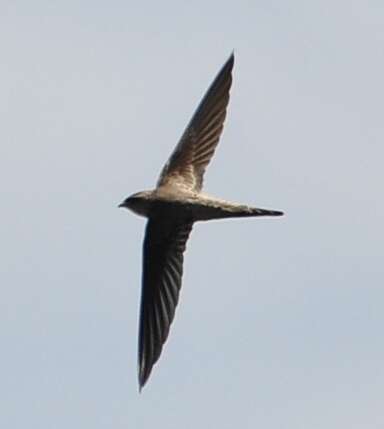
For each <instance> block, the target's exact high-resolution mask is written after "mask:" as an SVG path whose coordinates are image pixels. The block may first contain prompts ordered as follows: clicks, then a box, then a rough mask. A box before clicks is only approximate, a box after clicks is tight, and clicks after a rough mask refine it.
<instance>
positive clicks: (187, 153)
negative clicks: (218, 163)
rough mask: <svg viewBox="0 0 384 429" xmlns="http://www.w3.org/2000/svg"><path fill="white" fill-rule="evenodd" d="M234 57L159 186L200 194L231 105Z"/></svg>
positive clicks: (206, 98)
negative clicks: (230, 93)
mask: <svg viewBox="0 0 384 429" xmlns="http://www.w3.org/2000/svg"><path fill="white" fill-rule="evenodd" d="M233 62H234V56H233V54H232V55H231V56H230V57H229V58H228V60H227V62H226V63H225V64H224V66H223V67H222V69H221V70H220V72H219V73H218V75H217V76H216V78H215V80H214V81H213V83H212V85H211V86H210V87H209V89H208V91H207V92H206V94H205V95H204V98H203V99H202V100H201V102H200V104H199V106H198V108H197V110H196V112H195V113H194V115H193V117H192V119H191V121H190V123H189V124H188V126H187V128H186V129H185V131H184V133H183V135H182V137H181V139H180V141H179V143H178V145H177V146H176V148H175V150H174V151H173V153H172V155H171V156H170V158H169V160H168V162H167V163H166V164H165V166H164V168H163V170H162V172H161V175H160V178H159V180H158V183H157V186H158V187H160V186H167V185H170V186H181V187H183V188H187V189H188V190H192V191H200V190H201V188H202V186H203V176H204V172H205V169H206V167H207V165H208V163H209V161H210V160H211V158H212V156H213V154H214V152H215V149H216V146H217V143H218V141H219V138H220V135H221V132H222V130H223V124H224V119H225V115H226V110H227V105H228V101H229V90H230V87H231V83H232V68H233Z"/></svg>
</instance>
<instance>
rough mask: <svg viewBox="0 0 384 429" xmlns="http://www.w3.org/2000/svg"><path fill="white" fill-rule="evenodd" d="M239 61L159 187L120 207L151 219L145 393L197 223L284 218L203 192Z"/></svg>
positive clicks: (201, 110)
mask: <svg viewBox="0 0 384 429" xmlns="http://www.w3.org/2000/svg"><path fill="white" fill-rule="evenodd" d="M233 62H234V57H233V54H232V55H231V56H230V58H229V59H228V61H227V62H226V63H225V64H224V66H223V68H222V69H221V70H220V72H219V74H218V75H217V77H216V78H215V80H214V81H213V83H212V85H211V86H210V88H209V89H208V91H207V93H206V95H205V96H204V98H203V100H202V101H201V103H200V105H199V107H198V108H197V110H196V112H195V114H194V115H193V117H192V119H191V121H190V123H189V124H188V126H187V128H186V130H185V131H184V134H183V135H182V137H181V139H180V142H179V143H178V145H177V146H176V148H175V150H174V152H173V153H172V155H171V157H170V158H169V160H168V162H167V163H166V164H165V166H164V168H163V170H162V172H161V174H160V177H159V180H158V183H157V187H156V188H155V189H154V190H151V191H142V192H138V193H136V194H133V195H131V196H130V197H128V198H127V199H126V200H124V202H123V203H122V204H120V207H125V208H128V209H130V210H132V211H133V212H134V213H136V214H138V215H140V216H145V217H147V218H148V222H147V227H146V233H145V239H144V246H143V279H142V298H141V310H140V326H139V385H140V388H142V386H143V385H144V384H145V383H146V381H147V380H148V378H149V375H150V373H151V371H152V367H153V365H154V364H155V362H156V361H157V360H158V358H159V356H160V353H161V350H162V347H163V344H164V342H165V341H166V339H167V337H168V333H169V328H170V325H171V323H172V321H173V318H174V314H175V309H176V306H177V303H178V298H179V292H180V288H181V279H182V273H183V253H184V251H185V247H186V242H187V240H188V237H189V234H190V232H191V230H192V226H193V224H194V223H195V222H197V221H207V220H211V219H223V218H234V217H253V216H281V215H282V214H283V213H282V212H280V211H276V210H267V209H260V208H255V207H249V206H246V205H242V204H236V203H232V202H229V201H225V200H222V199H218V198H214V197H211V196H208V195H206V194H203V193H202V192H201V190H202V186H203V176H204V172H205V169H206V167H207V165H208V163H209V161H210V160H211V158H212V156H213V154H214V151H215V149H216V146H217V143H218V141H219V138H220V135H221V131H222V129H223V123H224V119H225V116H226V108H227V104H228V100H229V89H230V86H231V82H232V75H231V72H232V68H233Z"/></svg>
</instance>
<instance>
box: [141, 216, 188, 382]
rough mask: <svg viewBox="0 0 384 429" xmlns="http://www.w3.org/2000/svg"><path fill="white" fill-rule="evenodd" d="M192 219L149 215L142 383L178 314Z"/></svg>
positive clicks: (144, 273)
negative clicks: (177, 219)
mask: <svg viewBox="0 0 384 429" xmlns="http://www.w3.org/2000/svg"><path fill="white" fill-rule="evenodd" d="M191 230H192V223H188V222H174V221H172V220H167V219H166V218H162V219H161V220H159V219H149V220H148V223H147V227H146V232H145V239H144V248H143V281H142V297H141V309H140V327H139V368H138V370H139V374H138V375H139V385H140V389H141V388H142V387H143V386H144V384H145V383H146V381H147V380H148V378H149V375H150V373H151V370H152V367H153V365H154V364H155V362H156V361H157V360H158V359H159V356H160V353H161V350H162V348H163V344H164V342H165V341H166V339H167V337H168V333H169V328H170V325H171V323H172V320H173V317H174V315H175V309H176V306H177V302H178V298H179V292H180V287H181V278H182V274H183V252H184V250H185V246H186V242H187V240H188V237H189V234H190V232H191Z"/></svg>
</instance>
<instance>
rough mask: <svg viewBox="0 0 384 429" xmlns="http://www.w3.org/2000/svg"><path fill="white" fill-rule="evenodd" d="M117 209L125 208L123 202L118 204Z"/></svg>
mask: <svg viewBox="0 0 384 429" xmlns="http://www.w3.org/2000/svg"><path fill="white" fill-rule="evenodd" d="M117 207H118V208H121V207H125V205H124V201H123V202H122V203H120V204H119V205H118V206H117Z"/></svg>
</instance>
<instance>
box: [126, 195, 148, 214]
mask: <svg viewBox="0 0 384 429" xmlns="http://www.w3.org/2000/svg"><path fill="white" fill-rule="evenodd" d="M151 194H152V192H151V191H142V192H136V193H135V194H132V195H131V196H129V197H128V198H126V199H125V200H124V201H123V202H122V203H121V204H119V207H124V208H126V209H129V210H131V211H133V212H134V213H136V214H138V215H140V216H148V212H149V209H150V204H151Z"/></svg>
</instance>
